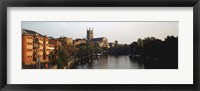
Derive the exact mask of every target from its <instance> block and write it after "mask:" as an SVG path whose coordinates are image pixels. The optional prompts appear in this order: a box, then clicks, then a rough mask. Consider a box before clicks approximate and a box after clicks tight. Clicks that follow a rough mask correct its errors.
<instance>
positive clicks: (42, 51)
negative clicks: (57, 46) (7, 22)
mask: <svg viewBox="0 0 200 91" xmlns="http://www.w3.org/2000/svg"><path fill="white" fill-rule="evenodd" d="M48 55H49V40H48V37H46V36H43V35H41V34H39V33H37V32H35V31H31V30H26V29H22V64H23V65H35V64H36V63H37V61H40V63H45V62H49V58H48Z"/></svg>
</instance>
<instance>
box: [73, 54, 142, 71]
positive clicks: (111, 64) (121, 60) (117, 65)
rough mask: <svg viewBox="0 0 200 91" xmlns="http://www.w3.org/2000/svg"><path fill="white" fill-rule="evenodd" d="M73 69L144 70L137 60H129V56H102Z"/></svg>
mask: <svg viewBox="0 0 200 91" xmlns="http://www.w3.org/2000/svg"><path fill="white" fill-rule="evenodd" d="M74 68H75V69H144V68H145V67H144V64H143V63H142V62H140V61H139V60H135V59H134V60H131V59H130V58H129V56H110V55H108V56H103V57H101V58H98V59H95V60H93V62H91V63H85V64H79V65H77V66H75V67H74Z"/></svg>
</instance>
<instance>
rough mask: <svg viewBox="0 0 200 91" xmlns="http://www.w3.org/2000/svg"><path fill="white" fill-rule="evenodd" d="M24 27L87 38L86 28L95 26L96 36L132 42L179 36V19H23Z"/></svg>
mask: <svg viewBox="0 0 200 91" xmlns="http://www.w3.org/2000/svg"><path fill="white" fill-rule="evenodd" d="M21 26H22V28H23V29H28V30H33V31H35V32H38V33H40V34H42V35H47V36H52V37H54V38H58V37H61V36H65V37H71V38H73V39H76V38H86V36H87V35H86V29H87V28H91V29H92V28H93V36H94V38H98V37H106V38H107V39H108V41H109V42H114V41H115V40H117V41H118V42H119V44H130V43H132V42H134V41H137V39H138V38H142V39H143V38H146V37H156V38H158V39H161V40H164V39H165V38H166V37H167V36H168V35H173V36H178V21H171V22H170V21H165V22H164V21H163V22H157V21H156V22H153V21H152V22H150V21H148V22H139V21H135V22H134V21H133V22H69V21H67V22H60V21H58V22H55V21H53V22H50V21H23V22H22V25H21Z"/></svg>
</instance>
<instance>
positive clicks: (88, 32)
mask: <svg viewBox="0 0 200 91" xmlns="http://www.w3.org/2000/svg"><path fill="white" fill-rule="evenodd" d="M86 30H87V39H88V40H91V39H93V28H92V29H90V28H89V29H88V28H87V29H86Z"/></svg>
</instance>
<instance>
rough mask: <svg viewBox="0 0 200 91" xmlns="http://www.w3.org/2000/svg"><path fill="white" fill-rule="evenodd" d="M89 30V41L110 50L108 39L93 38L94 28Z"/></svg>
mask: <svg viewBox="0 0 200 91" xmlns="http://www.w3.org/2000/svg"><path fill="white" fill-rule="evenodd" d="M86 30H87V40H89V41H92V42H94V43H98V44H99V46H100V47H106V48H108V47H109V45H108V39H107V38H106V37H99V38H93V37H94V36H93V28H92V29H90V28H89V30H88V29H86Z"/></svg>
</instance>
